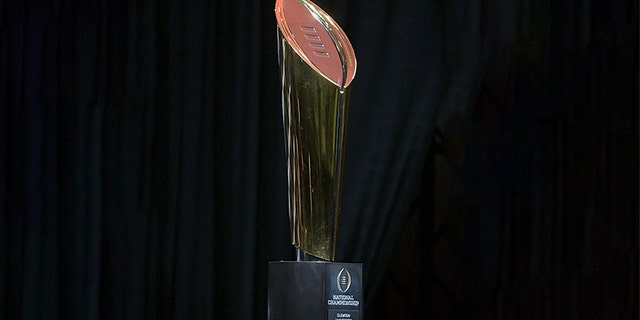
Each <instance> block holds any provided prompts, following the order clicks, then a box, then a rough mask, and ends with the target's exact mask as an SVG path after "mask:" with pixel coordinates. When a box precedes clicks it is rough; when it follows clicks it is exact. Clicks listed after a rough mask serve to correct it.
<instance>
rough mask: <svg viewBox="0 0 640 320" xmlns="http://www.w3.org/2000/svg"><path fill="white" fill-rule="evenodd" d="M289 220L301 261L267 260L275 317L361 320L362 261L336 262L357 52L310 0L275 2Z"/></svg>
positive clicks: (271, 308)
mask: <svg viewBox="0 0 640 320" xmlns="http://www.w3.org/2000/svg"><path fill="white" fill-rule="evenodd" d="M275 14H276V19H277V25H278V63H279V66H280V75H281V80H282V82H281V85H282V118H283V125H284V138H285V139H284V140H285V151H286V159H287V176H288V186H289V190H288V195H289V222H290V226H291V239H292V243H293V245H294V246H295V247H296V252H297V259H296V260H297V261H277V262H276V261H272V262H270V263H269V281H268V282H269V288H268V312H269V315H268V319H269V320H299V319H305V320H320V319H322V320H326V319H350V320H360V319H362V318H361V313H362V310H363V306H362V303H361V301H362V295H363V290H362V288H363V286H362V264H361V263H341V262H334V260H335V256H336V237H337V233H338V219H339V217H340V193H341V189H342V162H343V159H344V138H345V130H346V124H347V109H348V108H347V106H348V102H349V88H350V87H349V85H350V84H351V81H352V80H353V78H354V76H355V73H356V58H355V54H354V52H353V48H352V47H351V43H349V40H348V39H347V36H346V35H345V34H344V32H343V31H342V29H340V27H339V26H338V24H337V23H336V22H335V21H334V20H333V19H332V18H331V17H330V16H329V15H328V14H327V13H326V12H324V11H323V10H322V9H320V8H319V7H318V6H317V5H316V4H314V3H313V2H311V1H307V0H276V7H275Z"/></svg>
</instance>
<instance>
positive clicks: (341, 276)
mask: <svg viewBox="0 0 640 320" xmlns="http://www.w3.org/2000/svg"><path fill="white" fill-rule="evenodd" d="M336 282H337V284H338V290H340V292H342V293H346V292H347V291H349V288H351V273H349V270H347V269H345V268H342V269H341V270H340V272H338V276H337V277H336Z"/></svg>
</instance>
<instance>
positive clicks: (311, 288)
mask: <svg viewBox="0 0 640 320" xmlns="http://www.w3.org/2000/svg"><path fill="white" fill-rule="evenodd" d="M268 290H269V291H268V306H269V311H268V314H269V315H268V320H301V319H302V320H362V312H363V304H362V302H363V299H362V293H363V287H362V264H361V263H341V262H328V261H272V262H269V289H268Z"/></svg>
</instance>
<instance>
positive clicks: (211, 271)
mask: <svg viewBox="0 0 640 320" xmlns="http://www.w3.org/2000/svg"><path fill="white" fill-rule="evenodd" d="M316 3H318V4H319V5H321V6H322V7H323V8H325V9H326V10H327V11H328V12H329V13H330V14H331V15H332V16H334V18H336V20H337V21H338V22H339V23H340V24H341V25H342V27H343V28H344V29H345V31H346V32H347V34H348V35H349V37H350V39H351V41H352V43H353V45H354V48H355V50H356V56H357V58H358V72H357V75H356V79H355V81H354V84H353V89H352V97H351V109H350V115H349V129H348V135H347V150H348V151H347V155H346V165H345V170H344V173H345V177H344V190H343V206H342V225H341V227H342V228H341V231H340V238H339V246H338V260H341V261H355V262H363V263H364V270H365V284H366V301H365V307H366V316H367V317H368V318H370V319H376V318H385V319H404V318H415V317H416V313H415V312H416V311H415V310H420V312H424V313H425V314H427V315H431V316H432V317H434V318H489V319H497V318H523V317H531V318H549V319H551V318H559V317H562V318H572V319H576V318H589V317H592V316H593V317H594V318H609V315H612V316H613V318H618V319H625V318H629V317H634V316H635V317H637V315H638V305H637V303H638V302H637V301H638V286H637V285H638V195H637V194H638V3H637V1H617V2H605V1H602V2H600V1H590V0H574V1H560V2H557V1H545V2H539V3H536V2H532V1H526V0H521V1H506V0H496V1H463V0H460V1H420V0H396V1H382V0H380V1H356V0H349V1H337V0H336V1H331V0H318V1H316ZM273 6H274V3H273V1H248V0H244V1H243V0H238V1H204V0H200V1H197V0H196V1H99V2H97V1H79V0H78V1H17V0H8V1H3V2H1V3H0V103H1V105H0V318H6V319H18V318H24V319H32V318H61V319H67V318H72V319H92V318H113V319H119V318H147V319H157V318H177V319H264V318H266V281H267V280H266V271H267V263H268V261H271V260H280V259H292V258H293V249H292V248H291V246H290V244H289V231H288V221H287V207H286V203H287V201H286V193H285V192H286V181H285V179H286V172H285V167H284V148H283V135H282V117H281V109H280V108H281V106H280V84H279V80H278V68H277V56H276V39H275V32H276V29H275V28H276V27H275V18H274V15H273ZM432 141H434V143H432ZM416 221H418V222H416ZM417 227H420V228H417ZM443 243H444V245H443ZM407 248H409V249H411V250H410V253H409V254H407V255H406V256H404V257H403V256H400V255H399V254H398V252H402V250H400V249H404V250H406V249H407ZM442 248H445V249H442ZM447 250H448V251H447ZM452 257H453V258H452ZM415 261H419V262H420V264H418V266H419V267H418V269H412V271H411V272H405V271H406V267H407V266H413V265H415V264H414V263H415ZM398 265H400V266H398ZM403 266H404V267H403ZM394 272H397V273H395V274H394ZM398 274H400V275H402V274H405V275H406V274H411V275H415V276H414V277H413V278H411V279H413V281H412V280H411V279H409V284H408V289H407V290H404V291H403V292H402V294H401V295H402V296H403V299H406V300H408V301H412V302H413V305H414V306H415V307H409V311H406V309H407V308H406V306H405V311H402V312H408V313H402V312H400V311H398V310H399V309H394V308H393V305H392V303H391V302H392V301H396V300H391V299H390V298H389V294H390V293H393V292H394V290H401V291H402V289H403V287H402V286H400V285H398V282H397V281H398V279H399V278H401V277H394V275H396V276H397V275H398ZM418 279H419V281H418ZM425 279H426V280H425ZM532 297H533V298H532ZM531 301H534V302H532V303H530V302H531ZM584 305H588V306H589V308H591V309H588V310H590V311H593V312H591V313H584V312H582V311H580V310H581V307H582V306H584ZM412 312H413V313H412Z"/></svg>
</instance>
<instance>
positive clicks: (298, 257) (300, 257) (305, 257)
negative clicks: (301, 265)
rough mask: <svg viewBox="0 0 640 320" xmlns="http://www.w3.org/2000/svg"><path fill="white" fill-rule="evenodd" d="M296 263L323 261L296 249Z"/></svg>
mask: <svg viewBox="0 0 640 320" xmlns="http://www.w3.org/2000/svg"><path fill="white" fill-rule="evenodd" d="M296 261H298V262H301V261H325V260H323V259H320V258H318V257H315V256H313V255H310V254H308V253H306V252H305V251H304V250H302V249H300V248H296Z"/></svg>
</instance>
